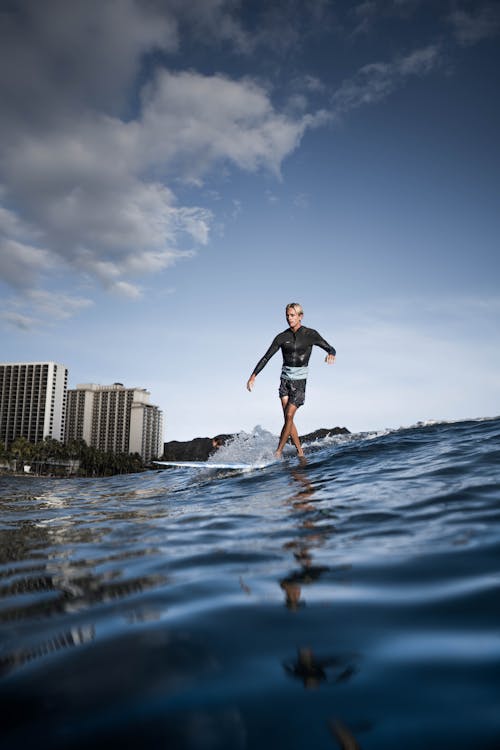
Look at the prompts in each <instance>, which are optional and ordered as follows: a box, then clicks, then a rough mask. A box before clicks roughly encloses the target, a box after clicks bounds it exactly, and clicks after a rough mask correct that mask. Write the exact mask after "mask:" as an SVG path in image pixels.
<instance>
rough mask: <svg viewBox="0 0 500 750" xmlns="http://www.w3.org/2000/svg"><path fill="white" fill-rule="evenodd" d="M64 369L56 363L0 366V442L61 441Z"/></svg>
mask: <svg viewBox="0 0 500 750" xmlns="http://www.w3.org/2000/svg"><path fill="white" fill-rule="evenodd" d="M67 388H68V369H67V368H66V367H65V366H64V365H60V364H57V363H56V362H14V363H0V441H1V443H2V444H3V445H4V446H6V447H7V446H9V445H10V444H11V443H12V442H13V441H14V440H15V439H16V438H17V437H24V438H26V439H27V440H29V442H30V443H38V442H40V441H41V440H43V439H44V438H45V437H52V438H54V439H55V440H59V441H62V440H63V439H64V420H65V416H66V394H67Z"/></svg>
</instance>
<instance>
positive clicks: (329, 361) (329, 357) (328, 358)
mask: <svg viewBox="0 0 500 750" xmlns="http://www.w3.org/2000/svg"><path fill="white" fill-rule="evenodd" d="M325 362H326V364H327V365H333V363H334V362H335V354H327V355H326V357H325Z"/></svg>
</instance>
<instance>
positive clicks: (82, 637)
mask: <svg viewBox="0 0 500 750" xmlns="http://www.w3.org/2000/svg"><path fill="white" fill-rule="evenodd" d="M94 638H95V629H94V627H93V626H92V625H88V626H81V625H80V626H78V627H73V628H71V630H68V631H67V632H65V633H59V634H58V635H55V636H54V637H53V638H50V639H49V640H47V641H44V642H43V643H39V644H38V645H36V646H33V647H32V648H26V649H16V650H13V651H11V652H10V653H7V654H3V655H2V656H0V676H4V675H6V674H8V673H9V672H12V671H14V670H15V669H17V668H19V667H21V666H23V665H24V664H26V663H28V662H31V661H34V660H35V659H41V658H43V657H45V656H48V655H49V654H52V653H54V652H56V651H61V649H67V648H74V647H75V646H82V645H83V644H85V643H89V642H90V641H93V640H94Z"/></svg>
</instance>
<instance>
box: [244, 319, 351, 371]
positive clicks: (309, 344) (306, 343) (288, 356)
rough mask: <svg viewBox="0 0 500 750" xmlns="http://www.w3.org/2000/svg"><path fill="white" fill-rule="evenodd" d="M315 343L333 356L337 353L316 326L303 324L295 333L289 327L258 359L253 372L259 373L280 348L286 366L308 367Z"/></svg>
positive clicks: (279, 334)
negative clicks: (310, 326)
mask: <svg viewBox="0 0 500 750" xmlns="http://www.w3.org/2000/svg"><path fill="white" fill-rule="evenodd" d="M314 345H316V346H320V347H321V348H322V349H324V350H325V352H328V354H333V356H335V354H336V352H335V349H334V348H333V346H331V345H330V344H329V343H328V341H325V339H324V338H323V337H322V336H320V335H319V333H318V332H317V331H315V330H314V328H306V326H302V325H301V326H300V327H299V328H298V329H297V331H296V332H295V333H294V332H293V331H292V329H291V328H287V329H286V331H283V332H282V333H278V335H277V336H276V338H275V339H274V341H273V343H272V344H271V346H270V347H269V349H268V350H267V352H266V353H265V354H264V356H263V357H262V359H260V360H259V361H258V363H257V365H256V367H255V370H254V371H253V374H254V375H258V374H259V372H260V371H261V370H262V369H263V368H264V367H265V366H266V365H267V363H268V362H269V360H270V359H271V357H272V356H273V355H274V354H276V352H277V351H278V349H281V351H282V354H283V364H284V365H285V366H286V367H307V364H308V362H309V357H310V356H311V351H312V348H313V346H314Z"/></svg>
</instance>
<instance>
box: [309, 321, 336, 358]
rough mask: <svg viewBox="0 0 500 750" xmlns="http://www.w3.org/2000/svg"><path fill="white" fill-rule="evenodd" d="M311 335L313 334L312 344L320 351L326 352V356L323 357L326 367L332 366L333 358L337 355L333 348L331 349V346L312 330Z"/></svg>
mask: <svg viewBox="0 0 500 750" xmlns="http://www.w3.org/2000/svg"><path fill="white" fill-rule="evenodd" d="M311 333H312V334H313V344H315V345H316V346H320V347H321V348H322V349H324V350H325V352H327V355H326V357H325V362H326V363H327V364H328V365H333V363H334V362H335V357H336V355H337V352H336V351H335V347H333V346H332V345H331V344H329V343H328V341H326V339H324V338H323V336H320V335H319V333H318V332H317V331H315V330H314V329H312V331H311Z"/></svg>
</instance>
